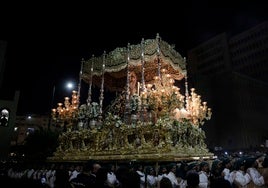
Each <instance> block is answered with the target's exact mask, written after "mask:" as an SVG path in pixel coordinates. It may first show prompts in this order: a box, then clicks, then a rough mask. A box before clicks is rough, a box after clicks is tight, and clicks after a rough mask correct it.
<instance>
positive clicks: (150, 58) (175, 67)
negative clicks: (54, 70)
mask: <svg viewBox="0 0 268 188" xmlns="http://www.w3.org/2000/svg"><path fill="white" fill-rule="evenodd" d="M158 47H159V48H158ZM158 49H159V50H158ZM141 54H142V49H141V44H138V45H130V48H129V57H130V58H129V70H130V71H135V72H136V74H137V75H138V77H139V78H141V68H142V67H141V59H142V55H141ZM127 56H128V50H127V47H123V48H116V49H115V50H113V51H111V52H110V53H108V54H107V55H105V71H104V72H105V73H104V80H105V83H104V87H105V88H107V89H109V90H111V91H115V90H116V91H120V90H122V89H123V88H124V86H125V85H126V76H127ZM103 59H104V57H103V56H100V57H92V58H90V59H88V60H85V61H84V63H83V67H82V76H81V78H82V80H83V81H85V82H86V83H89V82H90V79H91V67H92V63H93V72H92V84H93V85H97V86H100V84H101V75H102V66H103V63H104V60H103ZM144 60H145V64H144V68H145V71H144V74H145V76H144V79H145V82H146V83H150V82H151V81H152V80H153V77H154V76H155V75H157V71H158V64H160V65H161V69H163V68H164V69H167V70H168V72H169V73H170V74H171V76H172V77H173V78H174V79H175V80H181V79H182V78H183V77H184V76H185V75H186V60H185V58H183V57H182V56H181V55H180V54H179V53H178V52H177V51H176V50H175V49H174V46H171V45H169V44H168V43H167V42H165V41H163V40H160V41H158V40H157V39H148V40H145V41H144Z"/></svg>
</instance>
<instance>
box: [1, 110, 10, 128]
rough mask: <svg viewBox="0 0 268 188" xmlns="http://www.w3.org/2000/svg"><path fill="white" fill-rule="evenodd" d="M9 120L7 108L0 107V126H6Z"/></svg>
mask: <svg viewBox="0 0 268 188" xmlns="http://www.w3.org/2000/svg"><path fill="white" fill-rule="evenodd" d="M8 121H9V110H7V109H6V108H2V109H1V112H0V126H3V127H7V126H8Z"/></svg>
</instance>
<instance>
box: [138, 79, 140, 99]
mask: <svg viewBox="0 0 268 188" xmlns="http://www.w3.org/2000/svg"><path fill="white" fill-rule="evenodd" d="M138 96H140V82H138Z"/></svg>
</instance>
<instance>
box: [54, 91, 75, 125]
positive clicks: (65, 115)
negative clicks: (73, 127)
mask: <svg viewBox="0 0 268 188" xmlns="http://www.w3.org/2000/svg"><path fill="white" fill-rule="evenodd" d="M78 105H79V103H78V95H77V91H73V92H72V97H71V100H70V98H69V97H65V100H64V103H58V107H57V108H54V109H52V120H53V121H54V123H56V124H57V125H59V126H64V124H68V125H69V124H72V123H73V121H74V120H76V119H77V116H78Z"/></svg>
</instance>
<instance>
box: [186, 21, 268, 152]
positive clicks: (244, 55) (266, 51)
mask: <svg viewBox="0 0 268 188" xmlns="http://www.w3.org/2000/svg"><path fill="white" fill-rule="evenodd" d="M188 58H189V59H188V70H189V75H190V78H191V81H192V82H193V86H194V87H195V88H196V89H197V91H198V92H199V93H200V94H201V96H202V97H206V98H205V100H206V101H208V105H209V106H210V107H211V108H212V112H213V115H212V119H211V121H209V122H206V124H205V125H204V127H203V128H204V129H205V131H206V135H207V144H208V146H209V147H210V148H214V147H216V146H221V147H223V148H225V149H234V150H236V149H249V148H253V147H259V146H260V145H261V144H264V143H265V140H266V139H268V127H267V118H266V116H267V109H268V100H267V99H266V98H267V96H268V63H267V62H268V22H264V23H262V24H260V25H257V26H256V27H254V28H252V29H249V30H247V31H245V32H243V33H241V34H238V35H236V36H232V37H227V34H226V33H222V34H219V35H218V36H216V37H214V38H212V39H210V40H209V41H207V42H204V43H203V44H201V45H199V46H197V47H196V48H194V49H192V50H191V51H189V53H188Z"/></svg>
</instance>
